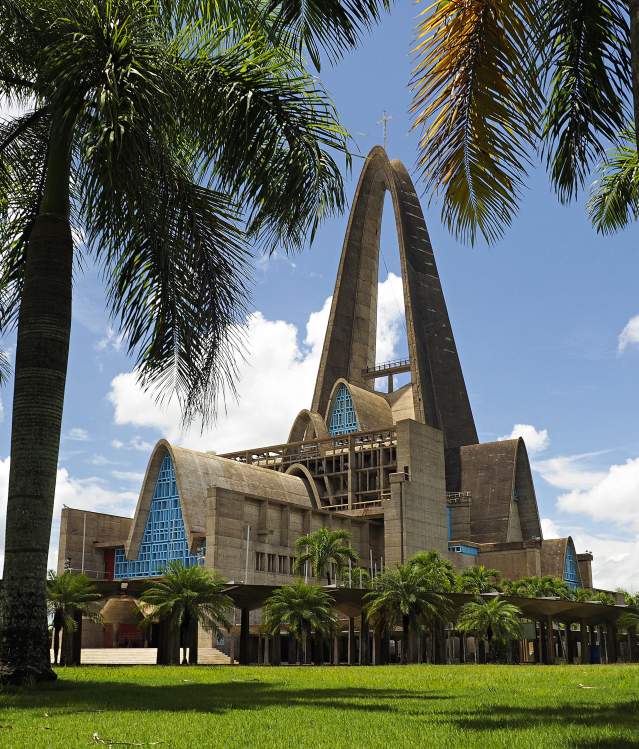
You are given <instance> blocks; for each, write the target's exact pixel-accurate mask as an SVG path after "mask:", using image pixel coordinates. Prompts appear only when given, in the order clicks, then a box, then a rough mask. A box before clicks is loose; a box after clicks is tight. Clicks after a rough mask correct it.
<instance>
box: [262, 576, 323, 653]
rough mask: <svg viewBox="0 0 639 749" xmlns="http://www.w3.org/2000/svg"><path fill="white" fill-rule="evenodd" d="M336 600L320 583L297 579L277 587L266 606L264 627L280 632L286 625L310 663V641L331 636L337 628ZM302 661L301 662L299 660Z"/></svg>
mask: <svg viewBox="0 0 639 749" xmlns="http://www.w3.org/2000/svg"><path fill="white" fill-rule="evenodd" d="M334 603H335V601H334V600H333V598H332V597H331V596H330V595H329V594H328V592H327V591H326V590H325V589H324V588H321V587H320V586H319V585H311V584H309V583H305V582H304V581H303V580H296V581H295V582H294V583H291V585H283V586H282V587H281V588H278V589H277V590H275V591H274V592H273V593H272V595H271V596H270V597H269V598H268V599H267V601H266V603H265V605H264V623H263V626H264V629H265V630H266V631H267V632H268V633H269V634H271V635H278V634H279V633H280V630H281V629H282V628H283V629H285V630H286V631H287V632H289V634H291V635H292V636H293V637H294V638H295V640H296V641H297V642H298V644H299V645H300V648H301V651H302V658H303V662H304V663H307V662H308V642H309V639H310V637H311V636H312V635H314V634H316V635H319V636H320V637H324V636H326V635H329V634H330V633H331V632H332V631H333V630H334V629H335V627H336V625H337V620H336V618H335V615H334V614H333V604H334ZM298 662H299V661H298Z"/></svg>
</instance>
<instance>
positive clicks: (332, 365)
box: [311, 146, 478, 448]
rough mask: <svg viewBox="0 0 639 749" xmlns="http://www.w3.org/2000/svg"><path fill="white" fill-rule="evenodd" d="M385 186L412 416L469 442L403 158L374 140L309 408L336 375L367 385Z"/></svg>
mask: <svg viewBox="0 0 639 749" xmlns="http://www.w3.org/2000/svg"><path fill="white" fill-rule="evenodd" d="M387 190H388V191H389V192H390V194H391V196H392V200H393V209H394V213H395V223H396V226H397V239H398V244H399V256H400V263H401V271H402V281H403V287H404V303H405V313H406V330H407V334H408V351H409V357H410V370H411V380H412V388H413V400H414V405H415V418H416V420H417V421H420V422H422V423H425V424H428V425H430V426H433V427H436V428H437V429H441V430H442V431H443V433H444V445H445V447H447V448H451V447H452V448H454V447H459V446H460V445H469V444H475V443H477V441H478V440H477V431H476V429H475V422H474V419H473V414H472V411H471V408H470V402H469V400H468V393H467V392H466V385H465V383H464V376H463V374H462V369H461V364H460V362H459V356H458V354H457V349H456V347H455V340H454V337H453V331H452V328H451V324H450V320H449V317H448V311H447V309H446V302H445V300H444V295H443V292H442V287H441V283H440V280H439V274H438V272H437V266H436V264H435V257H434V254H433V248H432V246H431V243H430V239H429V236H428V231H427V229H426V223H425V221H424V216H423V213H422V209H421V206H420V204H419V199H418V197H417V194H416V192H415V187H414V185H413V182H412V180H411V178H410V176H409V174H408V172H407V170H406V168H405V167H404V165H403V164H402V163H401V162H400V161H390V160H389V159H388V156H387V155H386V152H385V151H384V149H383V148H381V147H380V146H376V147H375V148H373V150H372V151H371V152H370V153H369V155H368V157H367V159H366V162H365V164H364V168H363V170H362V174H361V176H360V179H359V184H358V186H357V190H356V192H355V198H354V200H353V206H352V208H351V214H350V218H349V222H348V228H347V231H346V238H345V240H344V246H343V249H342V257H341V260H340V265H339V271H338V275H337V282H336V284H335V292H334V294H333V303H332V307H331V314H330V318H329V323H328V328H327V331H326V338H325V340H324V349H323V352H322V358H321V361H320V367H319V372H318V376H317V382H316V385H315V393H314V396H313V405H312V409H311V410H312V411H316V412H318V413H321V414H325V413H326V409H327V407H328V403H329V398H330V393H331V389H332V387H333V384H334V383H335V381H336V380H337V379H338V378H340V377H343V378H344V379H345V380H347V381H348V382H350V383H352V384H354V385H358V386H359V387H363V388H368V389H370V387H371V385H370V382H371V381H370V380H367V379H366V378H365V377H364V374H363V373H364V371H365V370H366V369H368V368H370V367H373V366H374V365H375V340H376V333H377V330H376V328H377V283H378V268H379V241H380V229H381V224H382V212H383V208H384V196H385V194H386V191H387Z"/></svg>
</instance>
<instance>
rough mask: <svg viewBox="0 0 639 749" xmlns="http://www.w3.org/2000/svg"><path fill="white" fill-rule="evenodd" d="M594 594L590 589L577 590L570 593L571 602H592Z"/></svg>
mask: <svg viewBox="0 0 639 749" xmlns="http://www.w3.org/2000/svg"><path fill="white" fill-rule="evenodd" d="M593 596H594V593H593V591H592V590H590V588H577V589H576V590H574V591H573V593H572V599H573V601H579V602H580V603H583V602H587V601H592V597H593Z"/></svg>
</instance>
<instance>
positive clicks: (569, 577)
mask: <svg viewBox="0 0 639 749" xmlns="http://www.w3.org/2000/svg"><path fill="white" fill-rule="evenodd" d="M564 581H565V582H566V584H567V585H568V587H569V588H581V577H580V575H579V564H578V562H577V555H576V554H575V547H574V546H573V545H572V544H571V543H569V544H568V547H567V549H566V557H565V559H564Z"/></svg>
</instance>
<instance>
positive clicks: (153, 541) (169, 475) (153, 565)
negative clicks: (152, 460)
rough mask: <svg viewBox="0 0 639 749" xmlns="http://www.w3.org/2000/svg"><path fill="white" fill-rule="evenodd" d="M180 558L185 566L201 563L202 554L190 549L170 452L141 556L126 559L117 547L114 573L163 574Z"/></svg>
mask: <svg viewBox="0 0 639 749" xmlns="http://www.w3.org/2000/svg"><path fill="white" fill-rule="evenodd" d="M178 559H179V560H180V561H181V562H182V563H183V564H184V566H185V567H193V566H195V565H196V564H197V563H198V557H197V556H195V555H193V554H191V553H190V552H189V546H188V543H187V540H186V533H185V531H184V519H183V517H182V508H181V507H180V496H179V494H178V490H177V483H176V481H175V470H174V468H173V461H172V460H171V458H170V457H169V456H168V455H167V456H166V457H165V458H164V460H163V461H162V465H161V466H160V472H159V473H158V478H157V481H156V484H155V491H154V493H153V499H152V500H151V507H150V509H149V516H148V518H147V521H146V527H145V529H144V535H143V536H142V542H141V543H140V550H139V552H138V558H137V559H126V557H125V556H124V549H116V550H115V571H114V575H113V576H114V577H115V579H116V580H121V579H130V578H136V577H153V576H157V575H161V574H162V570H163V568H164V567H166V564H167V562H172V561H175V560H178Z"/></svg>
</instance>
